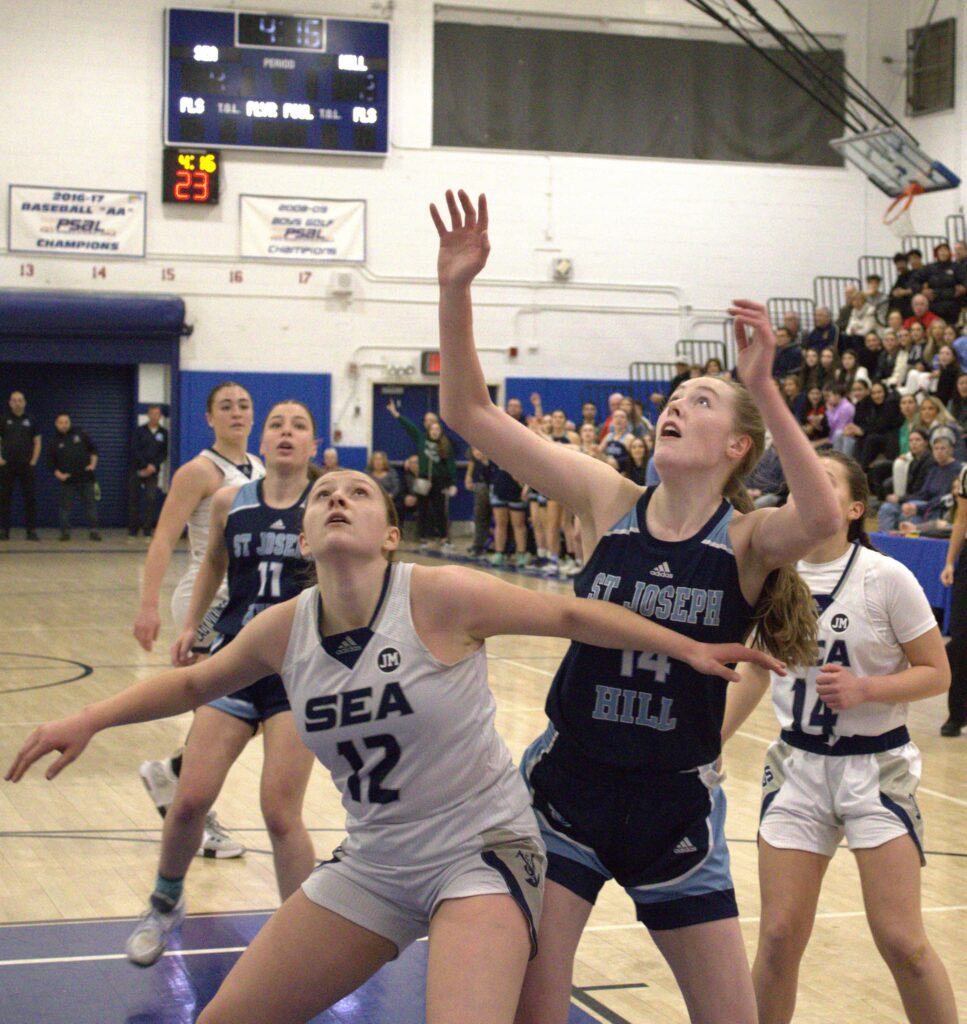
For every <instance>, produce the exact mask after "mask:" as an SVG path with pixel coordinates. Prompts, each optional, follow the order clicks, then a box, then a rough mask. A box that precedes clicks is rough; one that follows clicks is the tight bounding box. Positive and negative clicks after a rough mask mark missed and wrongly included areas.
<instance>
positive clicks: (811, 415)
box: [799, 387, 829, 448]
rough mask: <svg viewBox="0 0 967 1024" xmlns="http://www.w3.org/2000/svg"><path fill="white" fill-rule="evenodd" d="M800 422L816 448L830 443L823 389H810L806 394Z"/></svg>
mask: <svg viewBox="0 0 967 1024" xmlns="http://www.w3.org/2000/svg"><path fill="white" fill-rule="evenodd" d="M799 422H800V423H801V424H802V428H803V430H804V431H805V433H806V437H808V438H809V441H810V443H811V444H812V445H813V447H814V448H818V447H820V446H821V445H824V444H828V442H829V424H828V423H827V422H826V406H825V405H824V404H823V389H822V388H819V387H815V388H810V389H809V390H808V391H807V392H806V404H805V405H804V406H803V409H802V413H801V414H800V417H799Z"/></svg>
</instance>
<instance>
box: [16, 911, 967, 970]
mask: <svg viewBox="0 0 967 1024" xmlns="http://www.w3.org/2000/svg"><path fill="white" fill-rule="evenodd" d="M962 910H967V903H957V904H953V905H952V906H948V907H923V908H922V912H923V913H924V914H948V913H951V912H954V913H956V912H958V911H962ZM211 916H217V915H211ZM855 917H866V911H865V910H841V911H829V912H824V913H819V914H817V915H816V918H815V919H816V920H817V921H832V920H841V919H846V918H855ZM738 920H739V923H740V924H756V923H758V922H759V921H760V920H761V918H759V917H740V918H739V919H738ZM642 927H643V925H642V924H641V922H640V921H635V922H633V923H632V924H598V925H590V926H588V927H586V928H585V929H584V931H585V933H587V932H595V933H597V932H621V931H631V930H632V929H635V928H642ZM419 941H421V942H425V941H426V939H420V940H419ZM247 948H248V947H247V946H221V947H218V948H211V949H171V950H166V951H165V952H164V953H163V954H162V955H163V956H209V955H213V954H218V953H243V952H244V951H245V950H246V949H247ZM126 959H127V956H126V954H124V953H93V954H89V955H82V956H47V957H27V958H24V959H19V960H0V967H30V966H37V965H44V964H75V963H92V962H95V961H106V960H126Z"/></svg>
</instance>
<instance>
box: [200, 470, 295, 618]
mask: <svg viewBox="0 0 967 1024" xmlns="http://www.w3.org/2000/svg"><path fill="white" fill-rule="evenodd" d="M310 486H311V485H310V484H307V485H306V489H305V490H304V491H303V492H302V495H301V497H300V498H299V500H298V501H297V502H296V503H295V504H294V505H291V506H290V507H289V508H283V509H280V508H269V506H268V505H265V504H264V503H263V496H262V481H261V480H253V481H251V482H250V483H247V484H243V485H242V486H241V487H240V488H239V490H238V493H237V494H236V495H235V498H234V500H233V501H232V507H231V508H230V509H229V512H228V520H227V522H226V524H225V547H226V549H227V550H228V603H227V604H226V605H225V608H224V610H223V611H222V613H221V615H220V616H219V617H218V621H217V622H216V623H215V630H216V631H217V632H218V633H222V634H224V635H226V636H230V637H233V636H236V635H237V634H238V633H239V631H240V630H241V629H242V627H243V626H244V625H245V624H246V623H248V622H249V621H250V620H251V619H253V618H255V616H256V615H258V613H259V612H261V611H264V610H265V609H266V608H268V607H269V606H271V605H273V604H281V602H283V601H288V600H289V599H290V598H293V597H296V596H297V595H298V594H299V593H300V592H301V591H302V590H303V589H304V588H305V585H306V582H307V581H306V578H305V576H304V570H305V567H306V564H307V563H306V559H305V558H304V557H303V555H302V553H301V552H300V551H299V533H300V532H301V530H302V511H303V509H304V508H305V503H306V498H307V496H308V494H309V487H310Z"/></svg>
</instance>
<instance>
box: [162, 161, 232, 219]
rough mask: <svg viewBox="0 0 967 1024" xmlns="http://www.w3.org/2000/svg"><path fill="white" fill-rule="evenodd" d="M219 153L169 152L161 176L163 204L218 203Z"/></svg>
mask: <svg viewBox="0 0 967 1024" xmlns="http://www.w3.org/2000/svg"><path fill="white" fill-rule="evenodd" d="M218 165H219V160H218V153H217V152H215V151H213V150H208V151H207V152H204V153H198V152H194V151H189V150H184V149H172V148H170V147H168V148H166V149H165V155H164V163H163V165H162V174H161V201H162V202H163V203H181V204H183V205H185V206H194V205H197V204H202V205H204V206H214V205H216V204H217V203H218Z"/></svg>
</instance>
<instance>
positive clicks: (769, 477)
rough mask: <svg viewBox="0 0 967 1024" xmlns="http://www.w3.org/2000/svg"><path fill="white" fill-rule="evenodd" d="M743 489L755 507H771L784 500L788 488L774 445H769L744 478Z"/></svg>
mask: <svg viewBox="0 0 967 1024" xmlns="http://www.w3.org/2000/svg"><path fill="white" fill-rule="evenodd" d="M745 489H746V491H748V493H749V497H750V498H751V499H752V501H753V502H754V504H755V507H756V508H773V507H775V506H776V505H781V504H783V502H784V501H785V499H786V497H787V496H788V494H789V488H788V487H787V486H786V477H785V474H784V473H783V471H782V463H781V462H780V461H779V453H778V452H777V451H776V449H775V446H774V445H769V447H768V448H767V449H766V450H765V452H764V453H763V455H762V458H761V459H759V462H758V464H757V465H756V467H755V469H753V470H752V472H751V473H750V474H749V475H748V476H747V477H746V478H745Z"/></svg>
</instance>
